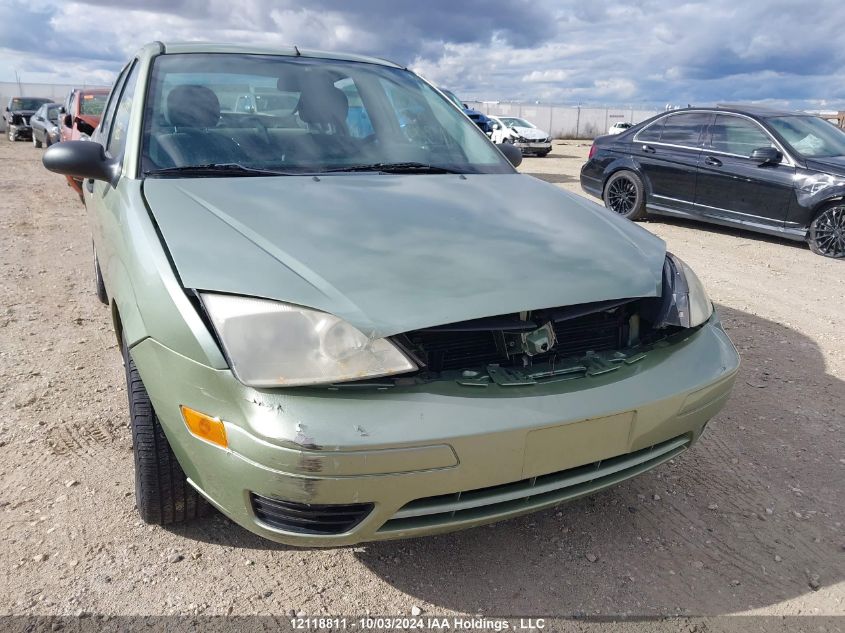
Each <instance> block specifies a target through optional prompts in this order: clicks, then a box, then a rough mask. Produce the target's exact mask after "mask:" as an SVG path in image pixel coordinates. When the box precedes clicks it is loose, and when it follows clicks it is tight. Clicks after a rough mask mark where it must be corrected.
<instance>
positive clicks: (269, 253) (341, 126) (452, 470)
mask: <svg viewBox="0 0 845 633" xmlns="http://www.w3.org/2000/svg"><path fill="white" fill-rule="evenodd" d="M514 153H516V155H514ZM43 160H44V164H45V166H46V167H47V168H48V169H50V170H52V171H54V172H58V173H61V174H65V175H68V176H72V177H75V178H79V179H84V183H83V187H82V188H83V195H84V200H85V205H86V207H87V210H88V214H89V217H90V223H91V228H92V232H93V244H94V268H95V273H96V291H97V294H98V296H99V298H100V299H101V300H102V301H103V302H104V303H106V304H107V305H108V306H109V309H110V312H111V317H112V320H113V322H114V328H115V332H116V334H117V339H118V341H119V344H120V347H121V349H122V350H123V360H124V364H125V367H126V381H127V390H128V393H129V411H130V416H131V427H132V436H133V445H134V455H135V482H136V485H135V492H136V500H137V507H138V511H139V512H140V514H141V517H142V518H143V519H144V520H145V521H147V522H149V523H154V524H162V525H164V524H172V523H177V522H183V521H187V520H190V519H193V518H195V517H197V516H200V515H202V514H204V513H205V512H207V511H208V509H209V508H210V507H211V506H213V507H214V508H217V510H219V511H220V512H222V513H223V514H225V515H226V516H228V517H230V518H231V519H232V520H233V521H235V522H237V523H239V524H240V525H242V526H244V527H245V528H247V529H248V530H251V531H253V532H255V533H257V534H260V535H262V536H265V537H267V538H269V539H272V540H274V541H279V542H282V543H289V544H293V545H304V546H336V545H348V544H352V543H358V542H362V541H370V540H378V539H391V538H406V537H413V536H419V535H427V534H435V533H439V532H446V531H449V530H455V529H459V528H467V527H472V526H477V525H481V524H485V523H490V522H493V521H497V520H500V519H505V518H509V517H513V516H516V515H520V514H523V513H526V512H532V511H535V510H539V509H543V508H549V507H551V506H554V505H556V504H559V503H561V502H564V501H567V500H570V499H574V498H576V497H580V496H583V495H587V494H591V493H594V492H596V491H598V490H602V489H604V488H607V487H608V486H612V485H614V484H616V483H618V482H620V481H623V480H625V479H627V478H630V477H633V476H634V475H637V474H639V473H642V472H644V471H646V470H648V469H650V468H653V467H655V466H658V465H659V464H661V463H663V462H665V461H667V460H669V459H671V458H673V457H675V456H677V455H678V454H680V453H681V452H683V451H685V450H686V449H688V448H689V447H690V446H691V445H692V444H693V443H694V442H696V441H697V440H698V439H699V437H700V436H701V434H702V432H703V431H704V428H705V426H706V424H707V422H708V420H710V419H711V418H712V417H713V416H714V415H715V414H716V413H717V412H718V411H719V410H720V409H721V408H722V407H723V405H724V404H725V402H726V400H727V398H728V396H729V394H730V391H731V388H732V386H733V382H734V379H735V376H736V372H737V368H738V365H739V357H738V355H737V353H736V350H735V349H734V346H733V345H732V344H731V341H730V340H729V339H728V337H727V336H726V334H725V332H724V330H723V329H722V327H721V325H720V322H719V319H718V316H717V315H716V313H715V312H714V310H713V306H712V304H711V302H710V299H709V298H708V296H707V294H706V292H705V290H704V288H703V287H702V284H701V282H700V281H699V280H698V278H697V277H696V275H695V273H694V272H693V271H692V270H691V269H690V268H689V267H688V266H687V265H686V264H685V263H684V262H683V261H681V260H680V259H679V258H677V257H676V256H674V255H672V254H670V253H667V252H666V249H665V245H664V243H663V242H662V241H661V240H659V239H658V238H656V237H655V236H653V235H651V234H650V233H648V232H647V231H645V230H643V229H642V228H640V227H638V226H637V225H635V224H633V223H631V222H629V221H627V220H624V219H623V218H620V217H617V216H616V215H615V214H612V213H608V212H607V211H606V210H605V209H603V208H602V207H599V206H598V205H596V204H593V203H591V202H589V201H587V200H584V199H582V198H580V197H577V196H575V195H573V194H569V193H567V192H564V191H562V190H560V189H559V188H557V187H555V186H553V185H550V184H547V183H545V182H542V181H540V180H537V179H535V178H532V177H530V176H527V175H521V174H519V173H518V172H517V171H516V170H515V168H514V167H515V165H518V163H519V161H520V160H521V158H520V156H519V153H518V151H517V152H514V151H513V147H512V146H496V145H494V144H492V143H491V142H490V140H489V139H488V138H487V137H485V135H484V134H483V133H482V132H481V131H479V129H478V128H477V127H476V126H475V125H474V124H473V123H472V121H470V120H469V119H468V118H467V117H466V116H465V115H464V114H463V112H461V110H459V109H458V108H457V107H456V106H455V105H454V104H452V102H450V101H449V100H448V99H447V98H446V97H444V95H443V94H442V93H441V92H439V91H438V90H437V89H436V88H435V87H433V86H432V85H431V84H429V83H427V82H426V81H424V80H423V79H421V78H420V77H418V76H416V75H415V74H414V73H412V72H410V71H408V70H407V69H405V68H403V67H401V66H399V65H396V64H393V63H390V62H386V61H383V60H379V59H372V58H367V57H360V56H353V55H342V54H329V53H321V52H314V51H304V50H299V49H297V48H292V49H290V50H260V49H251V48H239V47H231V46H218V45H207V44H196V43H192V44H161V43H158V42H156V43H153V44H149V45H147V46H145V47H144V48H143V49H142V50H141V51H139V52H138V54H137V55H136V56H135V57H134V58H133V59H132V60H131V61H130V62H129V64H127V66H126V67H125V68H124V69H123V71H122V72H121V73H120V75H119V77H118V79H117V81H116V83H115V85H114V88H113V89H112V93H111V96H110V97H109V100H108V104H107V106H106V109H105V111H104V114H103V118H102V121H101V123H100V127H99V128H98V129H97V130H96V132H95V134H94V137H93V138H92V141H89V142H81V141H79V142H67V143H60V144H59V145H56V146H54V147H51V148H50V149H48V150H47V152H45V154H44V158H43Z"/></svg>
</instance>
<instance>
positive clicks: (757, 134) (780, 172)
mask: <svg viewBox="0 0 845 633" xmlns="http://www.w3.org/2000/svg"><path fill="white" fill-rule="evenodd" d="M761 147H775V148H776V149H778V150H779V151H781V153H783V150H782V148H781V147H780V146H779V144H778V143H777V142H776V141H775V140H774V139H773V138H772V137H771V136H770V135H769V133H768V132H766V131H765V130H764V129H763V127H762V126H761V125H760V124H759V123H757V122H756V121H754V120H753V119H750V118H747V117H744V116H740V115H736V114H728V113H725V114H717V115H716V118H715V120H714V122H713V124H712V126H711V127H710V130H709V132H708V134H707V138H706V139H705V148H704V150H703V151H702V153H701V157H700V160H699V166H698V167H699V171H698V185H697V187H696V195H695V206H696V208H698V209H699V213H701V214H702V215H706V216H710V217H718V218H721V219H727V220H731V221H739V222H749V223H754V224H764V225H771V226H777V227H780V226H783V224H784V221H785V219H786V212H787V209H788V208H789V201H790V197H791V196H792V195H793V190H794V181H795V167H794V166H793V164H792V163H791V161H790V160H789V158H788V157H786V156H784V157H783V158H782V159H781V162H780V163H778V164H760V162H759V161H756V160H751V158H749V156H750V155H751V152H753V151H754V150H755V149H758V148H761Z"/></svg>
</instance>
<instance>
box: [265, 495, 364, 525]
mask: <svg viewBox="0 0 845 633" xmlns="http://www.w3.org/2000/svg"><path fill="white" fill-rule="evenodd" d="M249 500H250V503H251V504H252V510H253V512H255V516H256V517H257V518H258V519H259V520H260V521H261V522H262V523H265V524H266V525H268V526H269V527H272V528H275V529H277V530H284V531H286V532H296V533H297V534H325V535H332V534H343V533H344V532H348V531H349V530H351V529H352V528H354V527H355V526H356V525H358V524H359V523H360V522H361V521H363V520H364V519H365V518H366V517H367V515H368V514H369V513H370V512H371V511H372V509H373V504H372V503H348V504H337V505H335V504H332V505H316V504H307V503H294V502H293V501H285V500H284V499H274V498H271V497H262V496H260V495H257V494H255V493H254V492H253V493H250V495H249Z"/></svg>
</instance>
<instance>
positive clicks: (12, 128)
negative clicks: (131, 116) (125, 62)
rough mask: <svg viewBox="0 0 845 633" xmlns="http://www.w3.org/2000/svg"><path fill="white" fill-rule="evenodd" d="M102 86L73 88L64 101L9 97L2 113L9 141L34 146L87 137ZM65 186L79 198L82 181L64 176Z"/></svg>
mask: <svg viewBox="0 0 845 633" xmlns="http://www.w3.org/2000/svg"><path fill="white" fill-rule="evenodd" d="M108 95H109V90H108V89H106V88H75V89H73V90H71V91H70V92H69V93H68V96H67V98H66V99H65V102H64V103H52V102H51V101H50V99H45V98H43V97H12V98H11V99H9V102H8V104H7V105H6V108H5V111H4V112H3V118H4V120H5V122H6V132H7V136H8V138H9V140H10V141H12V142H15V141H18V140H31V141H32V144H33V145H34V146H35V147H50V146H51V145H53V144H55V143H59V142H61V141H87V140H89V139H90V138H91V135H92V134H93V133H94V130H95V129H96V128H97V125H98V124H99V123H100V117H101V116H102V114H103V108H104V107H105V104H106V99H107V98H108ZM67 181H68V185H70V187H71V188H72V189H73V190H74V191H76V193H77V194H79V196H80V197H82V181H81V179H79V178H72V177H70V176H68V178H67Z"/></svg>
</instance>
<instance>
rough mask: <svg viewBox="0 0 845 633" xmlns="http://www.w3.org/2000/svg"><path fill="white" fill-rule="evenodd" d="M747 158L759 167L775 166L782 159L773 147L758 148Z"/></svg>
mask: <svg viewBox="0 0 845 633" xmlns="http://www.w3.org/2000/svg"><path fill="white" fill-rule="evenodd" d="M749 158H751V160H753V161H754V162H755V163H759V164H760V165H777V164H778V163H779V162H780V161H781V159H782V158H783V154H781V153H780V152H779V151H778V150H777V149H775V148H774V147H758V148H757V149H755V150H754V151H753V152H751V156H750V157H749Z"/></svg>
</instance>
